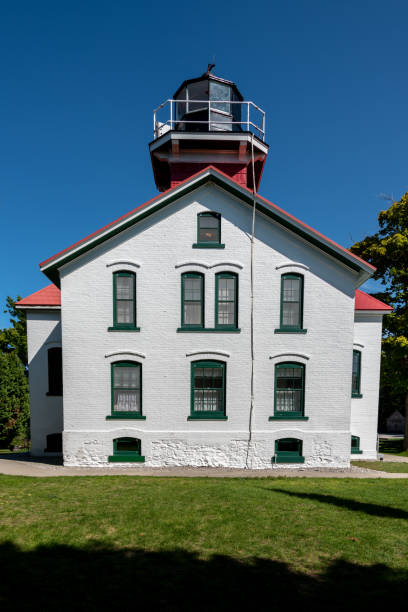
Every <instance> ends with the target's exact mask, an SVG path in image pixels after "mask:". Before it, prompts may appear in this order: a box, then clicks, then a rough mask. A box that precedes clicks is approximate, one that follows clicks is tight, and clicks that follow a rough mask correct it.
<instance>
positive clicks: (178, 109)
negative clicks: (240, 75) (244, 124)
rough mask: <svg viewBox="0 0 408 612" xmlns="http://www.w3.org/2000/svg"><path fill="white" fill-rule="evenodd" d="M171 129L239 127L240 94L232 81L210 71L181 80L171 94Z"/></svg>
mask: <svg viewBox="0 0 408 612" xmlns="http://www.w3.org/2000/svg"><path fill="white" fill-rule="evenodd" d="M173 99H174V100H175V114H176V117H175V118H176V121H177V123H176V124H175V129H176V130H177V131H184V132H212V131H215V132H218V131H223V132H228V131H229V132H236V131H241V104H237V102H242V101H243V99H244V98H243V96H242V95H241V93H240V92H239V90H238V88H237V86H236V85H235V83H233V82H232V81H227V80H226V79H221V78H220V77H217V76H215V75H213V74H211V72H210V67H209V70H207V72H205V73H204V74H203V75H202V76H200V77H198V78H195V79H189V80H187V81H184V82H183V83H182V84H181V85H180V87H179V88H178V89H177V91H176V92H175V94H174V95H173Z"/></svg>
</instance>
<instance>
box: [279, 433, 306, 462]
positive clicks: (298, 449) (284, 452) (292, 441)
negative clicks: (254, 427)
mask: <svg viewBox="0 0 408 612" xmlns="http://www.w3.org/2000/svg"><path fill="white" fill-rule="evenodd" d="M302 446H303V443H302V440H299V439H298V438H280V439H279V440H275V455H274V456H273V457H272V463H304V462H305V458H304V457H303V455H302Z"/></svg>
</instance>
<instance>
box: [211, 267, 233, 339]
mask: <svg viewBox="0 0 408 612" xmlns="http://www.w3.org/2000/svg"><path fill="white" fill-rule="evenodd" d="M223 279H225V280H232V281H233V287H234V299H232V300H231V299H226V297H224V298H223V299H221V298H220V285H221V282H222V280H223ZM225 291H227V292H228V289H227V287H225ZM238 299H239V295H238V274H235V273H234V272H218V273H217V274H216V275H215V321H214V328H215V329H226V330H230V329H238ZM221 304H233V318H234V321H233V323H219V319H220V314H221V313H220V305H221Z"/></svg>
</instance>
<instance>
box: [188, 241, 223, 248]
mask: <svg viewBox="0 0 408 612" xmlns="http://www.w3.org/2000/svg"><path fill="white" fill-rule="evenodd" d="M193 249H225V244H218V243H214V244H211V243H209V242H194V244H193Z"/></svg>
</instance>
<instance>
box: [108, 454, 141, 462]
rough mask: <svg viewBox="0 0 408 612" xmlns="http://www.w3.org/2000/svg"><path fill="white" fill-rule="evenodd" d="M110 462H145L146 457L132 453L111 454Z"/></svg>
mask: <svg viewBox="0 0 408 612" xmlns="http://www.w3.org/2000/svg"><path fill="white" fill-rule="evenodd" d="M108 461H109V463H144V461H145V458H144V456H143V455H132V454H130V453H129V454H123V455H109V457H108Z"/></svg>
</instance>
